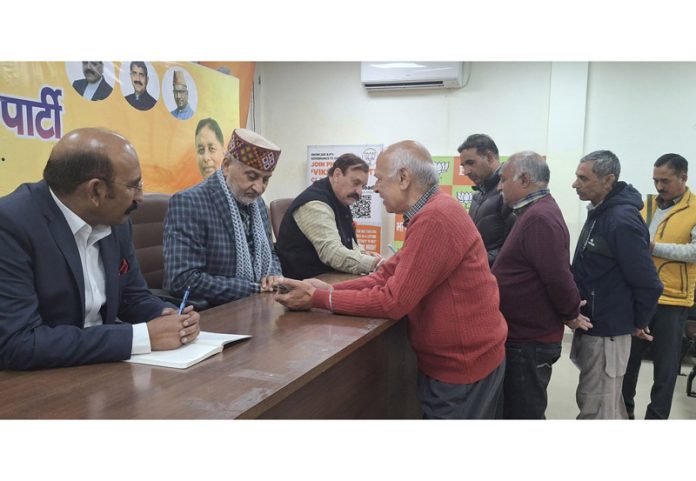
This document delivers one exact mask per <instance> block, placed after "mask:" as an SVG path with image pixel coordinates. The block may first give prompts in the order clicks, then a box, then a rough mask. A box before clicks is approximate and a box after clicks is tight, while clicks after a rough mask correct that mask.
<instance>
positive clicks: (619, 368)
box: [570, 331, 631, 419]
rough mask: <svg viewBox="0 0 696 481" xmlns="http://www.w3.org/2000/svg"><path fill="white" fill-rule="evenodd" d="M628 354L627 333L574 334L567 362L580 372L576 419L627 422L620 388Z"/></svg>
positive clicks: (629, 348) (629, 345) (629, 351)
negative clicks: (603, 335) (570, 362)
mask: <svg viewBox="0 0 696 481" xmlns="http://www.w3.org/2000/svg"><path fill="white" fill-rule="evenodd" d="M630 354H631V335H630V334H626V335H623V336H614V337H599V336H589V335H587V334H579V333H578V332H577V331H576V332H575V333H574V334H573V344H572V347H571V349H570V360H571V361H573V363H574V364H575V365H576V366H577V367H578V369H580V380H579V382H578V389H577V391H576V393H575V399H576V401H577V403H578V407H579V408H580V414H578V417H577V419H628V414H627V413H626V406H625V405H624V401H623V396H622V395H621V387H622V384H623V378H624V374H626V366H628V358H629V356H630Z"/></svg>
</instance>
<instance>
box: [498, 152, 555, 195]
mask: <svg viewBox="0 0 696 481" xmlns="http://www.w3.org/2000/svg"><path fill="white" fill-rule="evenodd" d="M507 162H510V163H511V164H514V165H515V167H516V168H517V170H516V171H515V175H514V176H513V178H512V180H517V179H519V178H520V176H521V175H522V174H527V175H528V176H529V181H530V182H532V183H533V184H537V185H540V186H542V187H546V186H547V185H548V184H549V180H551V171H550V170H549V166H548V164H547V163H546V161H545V160H544V158H543V157H542V156H541V155H539V154H537V153H536V152H532V151H531V150H525V151H523V152H517V153H516V154H512V155H511V156H510V158H509V159H508V160H507Z"/></svg>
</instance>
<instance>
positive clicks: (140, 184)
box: [111, 180, 144, 192]
mask: <svg viewBox="0 0 696 481" xmlns="http://www.w3.org/2000/svg"><path fill="white" fill-rule="evenodd" d="M111 183H112V184H120V185H123V186H125V188H126V189H129V190H134V191H136V192H137V191H140V192H142V191H143V187H144V185H143V181H142V180H141V181H140V182H138V183H137V184H135V185H134V184H126V183H125V182H116V181H115V180H112V181H111Z"/></svg>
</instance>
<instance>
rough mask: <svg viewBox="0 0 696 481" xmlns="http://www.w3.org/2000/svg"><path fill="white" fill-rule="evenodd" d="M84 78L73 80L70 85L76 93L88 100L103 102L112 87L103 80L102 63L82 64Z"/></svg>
mask: <svg viewBox="0 0 696 481" xmlns="http://www.w3.org/2000/svg"><path fill="white" fill-rule="evenodd" d="M82 73H84V74H85V78H82V79H78V80H75V81H74V82H73V84H72V86H73V88H74V89H75V90H77V93H78V94H80V95H82V96H83V97H84V98H86V99H89V100H104V99H105V98H107V97H108V96H109V95H110V94H111V91H112V90H113V87H111V85H109V84H108V83H107V82H106V79H105V78H104V62H92V61H89V62H82Z"/></svg>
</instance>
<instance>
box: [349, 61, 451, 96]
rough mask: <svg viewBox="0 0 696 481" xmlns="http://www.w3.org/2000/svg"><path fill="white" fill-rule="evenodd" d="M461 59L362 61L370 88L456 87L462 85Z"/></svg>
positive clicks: (361, 68)
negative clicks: (437, 60)
mask: <svg viewBox="0 0 696 481" xmlns="http://www.w3.org/2000/svg"><path fill="white" fill-rule="evenodd" d="M462 71H463V66H462V62H362V63H361V64H360V78H361V80H362V83H363V85H364V86H365V88H366V89H367V90H390V89H432V88H445V89H454V88H460V87H462V86H463V83H462V78H463V72H462Z"/></svg>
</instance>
